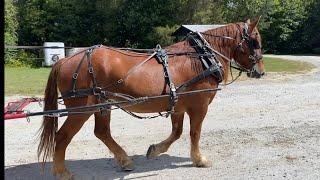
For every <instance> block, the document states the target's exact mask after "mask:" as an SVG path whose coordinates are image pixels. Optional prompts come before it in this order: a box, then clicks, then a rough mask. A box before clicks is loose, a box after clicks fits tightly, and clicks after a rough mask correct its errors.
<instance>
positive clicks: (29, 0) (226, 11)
mask: <svg viewBox="0 0 320 180" xmlns="http://www.w3.org/2000/svg"><path fill="white" fill-rule="evenodd" d="M13 2H14V3H13ZM5 4H6V5H5V44H6V45H14V44H16V43H17V41H18V44H19V45H42V44H43V43H44V42H46V41H48V42H50V41H54V42H57V41H60V42H64V43H65V45H66V46H76V47H81V46H82V47H83V46H92V45H95V44H105V45H108V46H118V47H136V48H153V47H154V46H155V45H156V44H158V43H159V44H161V45H162V46H166V45H169V44H172V43H174V42H176V41H177V39H175V38H173V37H171V36H170V34H171V33H172V32H173V31H174V30H175V29H176V28H177V27H178V26H179V25H181V24H222V23H233V22H239V21H245V20H246V19H249V18H250V19H254V18H255V17H257V16H260V15H262V18H261V20H260V24H259V29H260V32H261V35H262V40H263V43H262V44H263V47H264V49H265V50H268V53H311V52H312V49H315V50H316V51H317V48H319V47H320V33H319V32H320V30H319V29H320V28H319V27H320V15H319V12H320V11H319V9H320V1H319V0H245V1H244V0H241V1H239V0H64V1H62V0H16V1H13V0H5ZM17 13H18V14H17ZM17 17H18V18H17ZM18 22H19V23H18ZM17 28H18V30H17ZM32 53H34V52H31V53H27V55H24V56H30V55H29V54H32ZM14 54H17V51H8V50H6V62H8V61H12V60H16V61H17V60H19V61H23V62H22V64H25V63H32V64H38V62H37V59H34V58H33V59H32V60H30V58H29V60H27V57H24V58H20V59H17V58H13V57H14ZM32 56H34V55H32ZM36 57H38V56H37V55H36ZM15 63H16V62H15ZM15 63H12V64H15Z"/></svg>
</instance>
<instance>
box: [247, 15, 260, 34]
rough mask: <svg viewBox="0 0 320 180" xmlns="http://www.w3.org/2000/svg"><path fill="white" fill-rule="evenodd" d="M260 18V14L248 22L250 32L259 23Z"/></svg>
mask: <svg viewBox="0 0 320 180" xmlns="http://www.w3.org/2000/svg"><path fill="white" fill-rule="evenodd" d="M260 19H261V15H260V16H259V17H257V18H256V19H255V20H254V21H253V23H251V24H250V28H249V30H250V32H252V31H253V29H254V28H255V27H256V26H257V25H258V24H259V21H260Z"/></svg>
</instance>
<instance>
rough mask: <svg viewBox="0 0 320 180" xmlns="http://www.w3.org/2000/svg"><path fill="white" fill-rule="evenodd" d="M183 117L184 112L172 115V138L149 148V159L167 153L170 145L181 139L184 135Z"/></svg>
mask: <svg viewBox="0 0 320 180" xmlns="http://www.w3.org/2000/svg"><path fill="white" fill-rule="evenodd" d="M183 117H184V112H183V113H175V114H172V115H171V122H172V132H171V134H170V136H169V137H168V138H167V139H166V140H164V141H162V142H160V143H158V144H153V145H151V146H150V147H149V149H148V152H147V158H153V157H156V156H158V155H159V154H161V153H164V152H166V151H167V150H168V149H169V147H170V145H171V144H172V143H173V142H174V141H176V140H177V139H179V137H180V136H181V134H182V128H183Z"/></svg>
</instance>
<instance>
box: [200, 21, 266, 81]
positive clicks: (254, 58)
mask: <svg viewBox="0 0 320 180" xmlns="http://www.w3.org/2000/svg"><path fill="white" fill-rule="evenodd" d="M237 28H238V31H239V32H240V34H241V40H240V42H239V43H238V44H237V46H236V48H235V50H234V54H235V53H236V52H237V51H238V49H241V51H242V49H243V43H246V44H247V46H248V48H249V51H250V54H249V57H248V58H249V60H250V64H251V67H250V69H248V68H245V67H243V66H242V65H241V64H240V63H238V62H237V61H235V60H234V59H230V58H228V57H226V56H224V55H222V54H221V53H219V52H218V51H216V50H214V49H213V51H214V52H215V53H216V54H217V55H219V56H220V57H222V58H223V59H225V60H227V61H229V63H230V68H234V69H237V70H239V71H240V73H239V74H240V75H241V73H242V72H246V73H248V74H252V73H254V71H255V70H254V66H255V65H256V64H257V63H259V61H260V60H261V59H262V56H259V55H257V53H256V51H255V50H256V49H260V48H261V47H260V45H259V43H258V42H257V41H256V40H255V39H253V38H252V37H251V33H252V32H249V26H248V24H247V23H244V27H243V30H242V31H241V27H240V25H239V24H237ZM201 34H203V35H206V36H211V37H215V38H222V39H229V40H235V41H236V40H237V37H235V38H233V37H229V36H218V35H212V34H207V33H201ZM232 64H235V65H236V66H233V65H232ZM240 75H239V76H240Z"/></svg>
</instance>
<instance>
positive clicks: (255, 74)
mask: <svg viewBox="0 0 320 180" xmlns="http://www.w3.org/2000/svg"><path fill="white" fill-rule="evenodd" d="M264 75H265V72H262V73H259V72H257V71H251V72H248V73H247V76H248V77H250V78H261V77H262V76H264Z"/></svg>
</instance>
